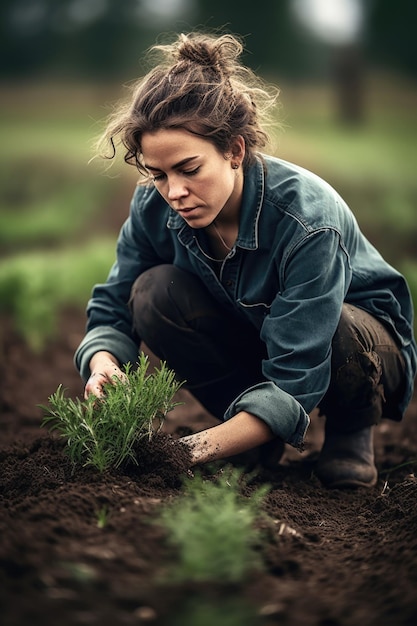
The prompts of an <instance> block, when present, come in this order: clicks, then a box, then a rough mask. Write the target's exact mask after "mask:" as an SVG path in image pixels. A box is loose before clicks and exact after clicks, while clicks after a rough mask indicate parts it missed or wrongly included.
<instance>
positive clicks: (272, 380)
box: [75, 34, 416, 487]
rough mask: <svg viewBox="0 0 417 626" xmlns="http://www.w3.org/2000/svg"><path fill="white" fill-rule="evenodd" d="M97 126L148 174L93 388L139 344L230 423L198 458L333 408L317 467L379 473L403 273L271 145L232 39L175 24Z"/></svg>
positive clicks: (124, 248) (194, 449) (102, 296)
mask: <svg viewBox="0 0 417 626" xmlns="http://www.w3.org/2000/svg"><path fill="white" fill-rule="evenodd" d="M154 50H155V51H156V52H158V53H160V55H161V56H162V60H161V61H160V63H159V64H157V65H156V66H155V67H154V69H152V70H151V71H150V72H149V73H148V74H147V75H146V76H145V77H144V78H143V79H142V80H141V81H140V82H139V83H138V84H137V86H136V88H135V91H134V95H133V100H132V102H131V103H130V104H129V105H128V106H127V107H126V108H124V109H122V110H120V111H118V112H117V113H116V115H115V116H114V117H113V119H112V120H111V121H110V123H109V126H108V128H107V131H106V133H105V136H104V141H105V142H109V145H110V148H111V151H110V154H109V155H108V156H109V157H110V158H112V157H114V156H115V152H116V145H117V144H118V143H122V145H123V146H124V149H125V155H124V158H125V161H126V162H127V163H129V164H132V165H134V166H136V167H137V168H138V170H139V172H140V174H141V175H142V179H143V180H142V182H143V184H141V185H139V186H138V187H137V189H136V191H135V193H134V195H133V199H132V203H131V211H130V216H129V218H128V219H127V221H126V222H125V224H124V225H123V227H122V229H121V232H120V236H119V240H118V247H117V254H118V256H117V262H116V263H115V265H114V266H113V268H112V269H111V271H110V274H109V277H108V279H107V282H106V283H105V284H102V285H97V286H96V287H95V288H94V292H93V295H92V299H91V300H90V302H89V304H88V309H87V313H88V326H87V334H86V336H85V338H84V339H83V341H82V343H81V345H80V346H79V348H78V350H77V352H76V355H75V362H76V365H77V367H78V369H79V370H80V372H81V375H82V376H83V378H84V380H85V381H86V387H85V394H86V396H88V395H89V394H95V395H97V396H100V395H101V394H102V393H103V385H104V383H107V382H109V381H111V379H112V376H114V375H117V376H123V374H122V371H121V368H122V366H123V364H125V363H126V362H128V361H130V362H132V363H135V362H136V360H137V355H138V350H139V344H140V342H141V341H144V342H145V343H146V345H147V346H149V348H150V349H151V350H152V351H153V352H154V353H155V354H156V355H157V356H158V357H159V358H161V359H162V360H165V361H166V362H167V364H168V366H169V367H170V368H172V369H173V370H175V372H176V374H177V376H178V378H179V379H180V380H185V381H186V386H187V388H188V389H189V390H190V391H191V392H192V393H193V394H194V396H195V397H196V398H197V399H198V400H199V401H200V402H201V403H202V404H203V406H205V407H206V408H207V409H208V411H210V412H211V413H212V414H213V415H215V416H216V417H218V418H219V419H223V420H224V421H223V422H222V423H220V424H219V425H218V426H215V427H213V428H210V429H208V430H205V431H202V432H200V433H195V434H193V435H190V436H188V437H185V438H184V439H183V441H185V442H187V443H188V444H189V446H190V452H191V456H192V463H193V464H199V463H204V462H207V461H209V460H213V459H219V458H225V457H229V456H232V455H235V454H238V453H241V452H243V451H246V450H248V449H251V448H254V447H258V446H261V448H260V449H261V450H262V449H264V450H266V449H268V448H271V446H274V445H276V446H277V447H278V448H279V447H280V444H281V448H282V445H283V442H288V443H290V444H292V445H293V446H295V447H299V448H300V447H301V446H302V444H303V440H304V437H305V433H306V430H307V427H308V424H309V417H308V414H309V413H310V412H311V411H312V410H313V409H314V408H315V407H319V408H320V411H321V412H322V413H323V414H325V415H326V428H325V443H324V445H323V449H322V452H321V455H320V458H319V461H318V464H317V469H316V472H317V475H318V476H319V478H320V480H321V481H322V482H323V484H324V485H326V486H328V487H346V486H347V487H356V486H365V487H369V486H372V485H374V484H375V482H376V480H377V471H376V467H375V463H374V452H373V441H372V437H373V427H374V425H375V424H378V423H379V422H380V420H381V419H382V418H383V417H384V418H385V417H386V418H390V419H394V420H401V418H402V416H403V413H404V411H405V409H406V407H407V405H408V403H409V401H410V398H411V395H412V391H413V380H414V376H415V371H416V345H415V342H414V338H413V331H412V325H413V319H412V318H413V311H412V304H411V299H410V295H409V291H408V288H407V285H406V282H405V280H404V278H403V277H402V276H401V275H400V274H399V273H398V272H397V271H396V270H394V269H393V268H392V267H390V266H389V265H388V264H387V263H386V262H385V261H384V260H383V258H382V257H381V256H380V254H379V253H378V252H377V251H376V250H375V249H374V248H373V246H372V245H371V244H370V243H369V242H368V241H367V240H366V238H365V237H364V236H363V234H362V233H361V232H360V230H359V227H358V225H357V223H356V221H355V218H354V216H353V214H352V213H351V211H350V210H349V208H348V207H347V206H346V204H345V203H344V201H343V200H342V199H341V198H340V196H339V195H338V194H337V193H336V192H335V191H334V190H333V189H332V188H331V187H330V186H329V185H328V184H326V183H325V182H324V181H323V180H321V179H319V178H318V177H317V176H315V175H313V174H312V173H310V172H308V171H306V170H304V169H302V168H300V167H297V166H295V165H293V164H290V163H287V162H285V161H282V160H280V159H277V158H272V157H269V156H265V155H262V154H261V153H260V152H259V150H260V149H261V148H262V147H264V146H265V144H266V141H267V135H266V133H265V130H264V128H263V123H264V119H265V117H266V115H267V113H268V111H269V108H270V106H271V105H273V104H274V101H275V95H274V94H273V93H268V91H267V89H266V88H265V87H264V86H263V85H262V84H261V83H260V81H259V80H258V79H257V78H256V77H255V76H254V75H253V74H252V73H251V72H250V70H249V69H248V68H245V67H244V66H242V65H241V64H240V63H239V60H238V59H239V56H240V54H241V52H242V48H241V45H240V43H239V42H238V41H237V40H236V39H235V38H234V37H232V36H228V35H223V36H220V37H217V38H216V37H212V36H209V35H199V34H193V35H188V36H186V35H181V36H179V37H178V38H177V39H176V40H175V41H174V42H173V43H172V44H171V45H166V46H155V48H154Z"/></svg>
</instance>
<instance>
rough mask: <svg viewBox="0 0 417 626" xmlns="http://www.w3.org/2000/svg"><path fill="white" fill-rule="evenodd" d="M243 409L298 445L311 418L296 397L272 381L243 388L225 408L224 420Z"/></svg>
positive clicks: (291, 442)
mask: <svg viewBox="0 0 417 626" xmlns="http://www.w3.org/2000/svg"><path fill="white" fill-rule="evenodd" d="M240 411H246V412H248V413H252V415H255V416H256V417H259V418H260V419H262V420H263V421H264V422H265V423H266V424H268V426H269V427H270V429H271V430H272V432H273V433H274V434H275V435H276V436H277V437H280V438H281V439H283V440H284V441H285V442H287V443H289V444H291V445H292V446H294V447H296V448H301V447H302V445H303V441H304V437H305V434H306V431H307V428H308V425H309V423H310V418H309V416H308V415H307V413H306V412H305V411H304V409H303V407H302V406H301V404H299V402H297V400H296V399H295V398H294V397H293V396H290V395H289V394H288V393H286V392H285V391H283V390H282V389H280V388H279V387H277V386H276V385H275V384H274V383H272V382H268V381H266V382H263V383H259V384H258V385H255V386H254V387H251V388H250V389H247V390H246V391H244V392H243V393H242V394H241V395H240V396H238V397H237V398H236V400H234V401H233V402H232V404H231V405H230V406H229V408H228V409H227V411H226V413H225V415H224V419H225V420H228V419H230V418H232V417H233V416H234V415H236V413H239V412H240Z"/></svg>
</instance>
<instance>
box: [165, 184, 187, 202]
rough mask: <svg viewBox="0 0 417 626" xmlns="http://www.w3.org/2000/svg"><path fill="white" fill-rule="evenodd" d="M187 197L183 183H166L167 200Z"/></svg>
mask: <svg viewBox="0 0 417 626" xmlns="http://www.w3.org/2000/svg"><path fill="white" fill-rule="evenodd" d="M187 195H188V190H187V188H186V186H185V185H184V183H183V182H182V181H180V180H178V179H172V180H169V181H168V200H171V201H172V200H179V199H180V198H184V197H185V196H187Z"/></svg>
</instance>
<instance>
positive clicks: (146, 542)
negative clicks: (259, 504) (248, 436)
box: [0, 311, 417, 626]
mask: <svg viewBox="0 0 417 626" xmlns="http://www.w3.org/2000/svg"><path fill="white" fill-rule="evenodd" d="M83 327H84V318H83V315H82V314H80V313H78V312H76V311H71V312H67V313H66V314H65V315H63V317H62V320H61V325H60V333H59V337H58V339H57V340H56V341H53V342H50V345H49V346H48V348H47V349H46V350H45V351H44V353H42V354H40V355H34V354H32V353H30V351H29V350H28V349H27V348H26V347H25V345H24V344H23V343H22V341H21V340H20V339H19V338H18V337H17V336H16V334H15V333H14V332H13V329H12V328H11V327H10V325H9V324H8V321H7V320H3V323H2V339H1V346H0V350H1V351H0V354H1V359H0V366H1V371H0V375H1V385H2V387H1V391H0V409H1V423H0V432H1V444H0V465H1V470H0V498H1V508H0V616H1V617H0V621H1V624H2V625H3V626H23V625H24V626H26V625H31V626H32V625H37V624H42V625H43V626H49V625H55V624H59V625H60V626H67V625H73V624H77V625H78V624H79V625H83V624H86V625H90V624H92V625H96V624H97V625H98V624H100V626H107V625H109V626H110V625H111V626H123V625H124V624H126V625H130V624H152V625H153V624H158V625H159V624H163V625H166V626H176V625H178V626H211V625H216V626H256V625H258V624H259V625H260V626H272V625H275V624H276V625H278V624H279V625H284V626H287V625H288V626H289V625H291V626H309V625H312V626H313V625H314V626H357V625H358V624H360V625H363V626H405V625H409V626H411V625H414V624H416V623H417V479H416V478H415V476H414V473H413V470H414V469H415V468H416V466H417V430H416V426H417V398H416V400H415V401H414V402H413V404H412V406H411V407H410V409H409V411H408V412H407V415H406V417H405V419H404V420H403V422H402V423H401V424H394V423H388V422H386V423H383V424H381V425H380V426H379V427H378V429H377V432H376V435H375V441H376V453H377V465H378V469H379V470H380V479H379V481H378V484H377V485H376V487H375V488H372V489H371V490H365V491H363V490H358V491H353V490H346V491H337V490H334V491H328V490H326V489H324V488H323V487H322V486H321V484H320V483H319V481H318V480H317V478H316V477H315V475H314V460H315V457H316V453H317V450H318V449H319V447H320V445H321V441H322V424H321V421H320V418H318V417H317V416H315V415H314V416H313V424H312V428H311V431H310V432H309V436H308V440H307V449H306V452H304V453H303V454H302V455H300V454H299V453H298V452H295V451H293V450H287V452H286V455H285V457H284V460H283V462H282V464H281V465H280V466H279V467H277V469H276V470H275V471H273V472H272V471H266V470H260V471H259V473H258V475H257V477H256V478H255V479H254V485H256V484H257V483H258V484H259V482H262V481H265V482H268V483H269V484H270V485H271V491H270V494H269V495H268V496H267V498H266V501H265V511H266V513H267V515H268V517H269V520H270V522H269V523H268V524H266V525H265V545H264V547H263V548H262V558H263V561H264V563H265V568H264V571H260V572H254V573H253V574H252V575H250V576H249V577H248V579H247V580H245V581H244V582H243V583H242V584H241V585H234V586H230V585H225V584H223V583H222V581H221V580H219V581H217V582H216V584H214V583H210V584H208V583H207V584H201V583H200V584H196V583H192V582H191V583H189V584H178V583H175V582H174V581H171V583H169V582H168V581H169V572H170V569H169V568H170V565H171V564H172V563H174V562H175V558H176V555H175V552H174V551H173V549H172V548H169V547H168V544H167V541H166V536H165V534H164V531H163V529H162V528H161V527H159V526H158V525H155V523H152V522H153V520H155V518H156V515H157V512H158V510H159V508H160V506H161V504H162V503H164V502H166V501H167V500H169V499H170V498H175V497H177V496H178V495H179V494H180V493H181V489H182V487H181V475H182V474H183V473H184V463H183V460H184V459H182V458H181V455H178V456H174V457H173V456H172V453H171V451H172V450H173V449H176V446H175V445H174V446H173V445H172V438H173V437H174V438H175V437H176V436H177V435H176V434H175V433H178V432H181V433H182V432H188V431H189V430H192V431H193V430H198V429H200V428H202V427H203V426H204V425H205V424H211V423H214V422H213V419H212V418H210V416H207V415H206V414H205V413H204V411H202V409H201V407H200V406H199V405H198V404H197V403H196V402H194V401H193V400H192V398H190V397H189V396H187V395H186V394H185V393H184V392H182V393H183V396H182V399H185V400H186V405H185V407H181V408H178V409H175V410H174V411H173V412H172V414H171V415H170V419H169V420H168V423H167V429H166V430H167V432H168V433H171V434H170V435H169V436H168V435H163V436H161V438H160V439H159V440H158V442H157V444H155V445H156V447H154V448H148V449H147V454H148V457H143V458H142V460H141V462H140V466H139V468H138V469H137V470H136V471H130V472H123V471H119V472H114V473H109V474H105V475H99V474H97V473H96V472H95V471H93V470H91V469H89V470H87V469H78V470H76V471H73V468H72V467H71V465H70V463H69V461H68V459H67V457H66V456H65V454H64V445H63V443H62V442H60V441H58V440H57V439H54V438H52V437H51V435H50V434H49V433H48V431H46V430H45V429H41V428H40V423H41V419H42V411H41V409H40V408H39V407H38V406H37V405H38V404H46V403H47V399H48V396H49V395H50V394H51V393H52V392H54V391H55V390H56V388H57V386H58V384H60V383H62V384H63V385H64V387H67V388H68V390H69V392H68V393H69V394H70V395H72V396H76V395H80V394H81V392H82V387H81V382H80V380H79V378H78V374H77V373H76V372H75V370H74V368H73V365H72V354H73V351H74V348H75V346H76V345H77V344H78V341H79V339H80V338H81V336H82V334H83ZM248 494H250V488H249V491H248ZM104 508H105V509H106V511H107V524H106V525H105V526H104V528H99V527H98V523H97V522H98V516H99V512H100V511H102V510H103V509H104ZM213 515H216V512H215V511H213ZM271 520H272V522H271ZM263 523H265V522H263Z"/></svg>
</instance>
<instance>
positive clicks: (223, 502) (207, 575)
mask: <svg viewBox="0 0 417 626" xmlns="http://www.w3.org/2000/svg"><path fill="white" fill-rule="evenodd" d="M244 480H245V479H244V478H243V476H242V473H241V471H239V470H237V469H236V468H226V469H225V470H224V471H223V473H222V474H221V475H220V476H219V477H218V478H217V479H216V480H215V481H213V480H207V479H204V478H203V477H201V475H199V474H196V475H195V476H194V477H192V478H186V479H185V481H184V487H185V493H184V495H183V496H182V497H181V498H179V499H177V500H175V501H174V502H173V503H171V504H170V505H168V506H166V507H165V508H164V509H163V510H162V512H161V516H160V519H159V522H160V523H161V524H162V526H164V528H165V529H166V530H167V531H168V541H169V542H170V543H171V544H172V545H173V546H174V547H175V548H176V549H177V551H178V563H177V564H176V566H175V570H174V571H173V576H174V577H175V578H177V579H179V580H189V581H197V582H200V581H209V580H210V581H217V582H222V583H235V582H241V581H242V580H243V579H244V578H245V576H246V575H247V574H248V573H249V572H250V571H251V570H253V569H258V568H260V567H261V561H260V557H259V552H258V550H257V548H259V544H260V531H259V530H258V529H257V528H256V526H255V522H256V519H257V517H258V516H259V515H260V514H261V505H262V501H263V499H264V496H265V495H266V493H267V492H268V490H269V487H268V486H267V485H264V486H263V487H260V488H258V489H257V490H256V491H255V490H254V491H253V492H252V493H251V496H250V498H247V497H244V496H243V495H242V483H244Z"/></svg>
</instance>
